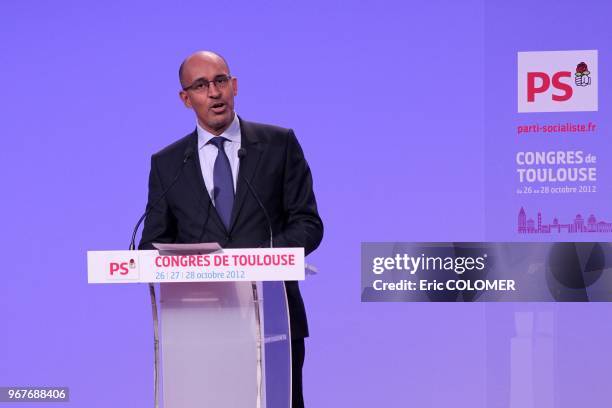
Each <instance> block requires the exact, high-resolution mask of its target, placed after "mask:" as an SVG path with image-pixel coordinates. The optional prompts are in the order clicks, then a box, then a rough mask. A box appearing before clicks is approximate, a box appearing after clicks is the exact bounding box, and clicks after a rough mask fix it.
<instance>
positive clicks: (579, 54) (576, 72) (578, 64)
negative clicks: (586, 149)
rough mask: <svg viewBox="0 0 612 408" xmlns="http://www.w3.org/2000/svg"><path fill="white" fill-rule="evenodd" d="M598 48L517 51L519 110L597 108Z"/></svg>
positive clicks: (541, 110) (590, 109)
mask: <svg viewBox="0 0 612 408" xmlns="http://www.w3.org/2000/svg"><path fill="white" fill-rule="evenodd" d="M597 73H598V71H597V50H580V51H537V52H519V53H518V111H519V112H572V111H575V112H577V111H597V110H598V95H597V88H598V87H597V82H598V78H597Z"/></svg>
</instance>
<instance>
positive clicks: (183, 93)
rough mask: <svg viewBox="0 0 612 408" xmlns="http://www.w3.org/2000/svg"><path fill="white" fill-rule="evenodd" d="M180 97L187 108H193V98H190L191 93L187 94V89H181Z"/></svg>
mask: <svg viewBox="0 0 612 408" xmlns="http://www.w3.org/2000/svg"><path fill="white" fill-rule="evenodd" d="M179 98H181V101H183V105H185V107H186V108H189V109H191V108H192V106H191V99H190V98H189V95H188V94H187V92H186V91H180V92H179Z"/></svg>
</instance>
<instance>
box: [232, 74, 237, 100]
mask: <svg viewBox="0 0 612 408" xmlns="http://www.w3.org/2000/svg"><path fill="white" fill-rule="evenodd" d="M232 88H233V89H234V96H236V95H238V78H236V77H232Z"/></svg>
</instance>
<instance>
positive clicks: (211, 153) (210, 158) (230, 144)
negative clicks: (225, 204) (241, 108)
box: [197, 113, 241, 205]
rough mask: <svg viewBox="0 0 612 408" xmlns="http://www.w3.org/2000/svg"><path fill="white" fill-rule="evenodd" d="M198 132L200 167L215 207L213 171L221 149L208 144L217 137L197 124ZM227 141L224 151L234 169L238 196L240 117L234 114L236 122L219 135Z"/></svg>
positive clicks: (224, 144)
mask: <svg viewBox="0 0 612 408" xmlns="http://www.w3.org/2000/svg"><path fill="white" fill-rule="evenodd" d="M197 131H198V157H199V158H200V167H201V168H202V176H203V177H204V183H205V184H206V190H207V191H208V195H209V196H210V199H211V200H212V203H213V205H214V204H215V201H214V197H213V190H214V188H215V186H214V182H213V180H214V179H213V170H214V167H215V160H216V159H217V153H218V152H219V149H217V147H216V146H215V145H213V144H210V143H208V141H209V140H210V139H212V138H213V137H215V135H213V134H212V133H210V132H208V131H207V130H205V129H204V128H203V127H201V126H200V124H199V123H197ZM219 136H220V137H224V138H226V139H227V141H226V142H225V143H223V149H224V150H225V154H226V155H227V158H228V159H229V162H230V166H231V167H232V178H233V179H234V194H236V182H237V181H238V167H239V166H240V161H239V160H238V150H239V149H240V137H241V134H240V121H239V119H238V115H236V114H235V113H234V120H233V121H232V123H231V124H230V125H229V127H228V128H227V129H225V131H224V132H223V133H221V134H220V135H219Z"/></svg>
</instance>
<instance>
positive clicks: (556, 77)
mask: <svg viewBox="0 0 612 408" xmlns="http://www.w3.org/2000/svg"><path fill="white" fill-rule="evenodd" d="M562 78H568V79H569V81H567V82H569V83H571V81H572V73H571V72H570V71H559V72H556V73H554V74H553V76H552V80H551V77H550V76H549V75H548V74H547V73H545V72H528V73H527V102H535V97H536V94H539V93H544V92H546V91H548V89H549V88H550V86H551V84H552V87H553V88H555V89H557V90H559V91H562V93H554V92H553V94H552V95H551V97H552V100H553V101H556V102H564V101H567V100H568V99H570V98H571V97H572V95H573V94H574V90H573V89H572V87H571V86H570V85H569V83H567V82H562V81H561V79H562Z"/></svg>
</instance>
